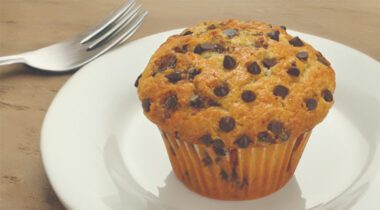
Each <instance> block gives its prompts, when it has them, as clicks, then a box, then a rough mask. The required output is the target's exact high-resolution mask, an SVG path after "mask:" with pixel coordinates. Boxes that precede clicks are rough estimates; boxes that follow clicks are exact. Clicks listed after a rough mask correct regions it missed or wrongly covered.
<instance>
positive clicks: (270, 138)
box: [257, 131, 276, 144]
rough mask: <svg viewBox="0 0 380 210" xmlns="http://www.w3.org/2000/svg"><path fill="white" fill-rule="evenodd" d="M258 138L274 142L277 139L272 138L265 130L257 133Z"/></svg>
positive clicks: (262, 140)
mask: <svg viewBox="0 0 380 210" xmlns="http://www.w3.org/2000/svg"><path fill="white" fill-rule="evenodd" d="M257 139H258V140H259V141H261V142H266V143H271V144H274V143H276V141H275V140H274V139H273V138H272V136H271V135H270V134H269V133H268V132H267V131H263V132H260V133H259V134H257Z"/></svg>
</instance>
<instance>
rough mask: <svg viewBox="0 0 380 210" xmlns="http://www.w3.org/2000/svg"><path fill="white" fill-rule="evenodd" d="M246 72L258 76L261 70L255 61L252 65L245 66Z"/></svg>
mask: <svg viewBox="0 0 380 210" xmlns="http://www.w3.org/2000/svg"><path fill="white" fill-rule="evenodd" d="M247 71H248V72H249V73H251V74H260V72H261V68H260V66H259V64H258V63H257V62H256V61H254V62H253V63H250V64H249V65H248V66H247Z"/></svg>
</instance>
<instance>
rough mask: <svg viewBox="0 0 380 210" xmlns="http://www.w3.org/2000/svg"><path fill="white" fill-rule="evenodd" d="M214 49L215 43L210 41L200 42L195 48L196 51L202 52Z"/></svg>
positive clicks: (197, 52)
mask: <svg viewBox="0 0 380 210" xmlns="http://www.w3.org/2000/svg"><path fill="white" fill-rule="evenodd" d="M212 49H213V45H212V44H210V43H204V44H198V45H197V46H195V48H194V53H196V54H202V53H203V52H205V51H208V50H212Z"/></svg>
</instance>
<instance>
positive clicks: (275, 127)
mask: <svg viewBox="0 0 380 210" xmlns="http://www.w3.org/2000/svg"><path fill="white" fill-rule="evenodd" d="M268 130H270V131H271V132H272V133H273V134H275V135H276V136H277V135H280V134H282V133H283V131H284V125H283V124H282V122H280V121H277V120H273V121H271V122H270V123H269V124H268Z"/></svg>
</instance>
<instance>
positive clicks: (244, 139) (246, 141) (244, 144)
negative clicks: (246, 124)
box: [234, 135, 251, 148]
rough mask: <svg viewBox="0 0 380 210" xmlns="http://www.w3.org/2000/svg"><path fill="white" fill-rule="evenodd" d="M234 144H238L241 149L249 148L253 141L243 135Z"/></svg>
mask: <svg viewBox="0 0 380 210" xmlns="http://www.w3.org/2000/svg"><path fill="white" fill-rule="evenodd" d="M234 143H235V144H237V145H238V146H239V147H240V148H247V147H248V146H249V144H250V143H251V139H249V137H248V136H247V135H242V136H240V137H239V138H238V139H236V141H235V142H234Z"/></svg>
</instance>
